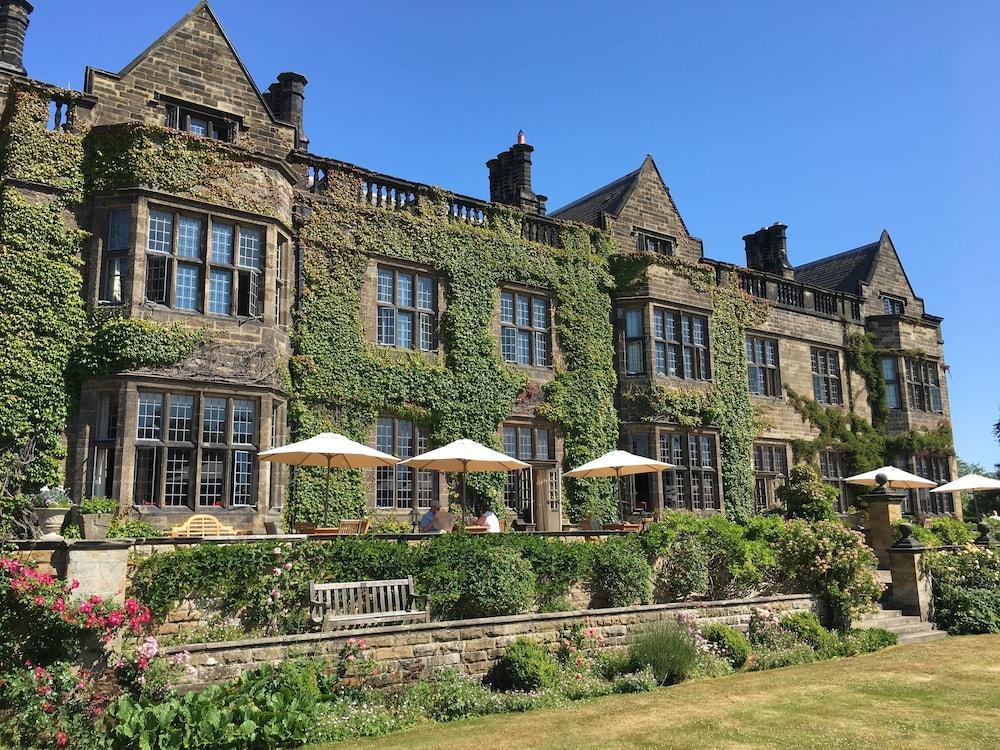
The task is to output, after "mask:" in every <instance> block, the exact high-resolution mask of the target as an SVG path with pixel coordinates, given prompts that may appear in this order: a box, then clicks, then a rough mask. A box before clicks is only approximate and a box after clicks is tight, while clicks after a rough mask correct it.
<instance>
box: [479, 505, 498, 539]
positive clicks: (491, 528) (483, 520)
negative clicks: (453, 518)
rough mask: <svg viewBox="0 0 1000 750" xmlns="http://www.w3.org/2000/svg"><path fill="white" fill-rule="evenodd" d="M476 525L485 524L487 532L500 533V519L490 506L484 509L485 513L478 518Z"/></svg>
mask: <svg viewBox="0 0 1000 750" xmlns="http://www.w3.org/2000/svg"><path fill="white" fill-rule="evenodd" d="M476 525H477V526H485V527H486V533H487V534H499V533H500V519H499V518H497V514H496V513H494V512H493V511H492V510H490V509H489V508H487V509H486V510H484V511H483V514H482V515H481V516H479V518H477V519H476Z"/></svg>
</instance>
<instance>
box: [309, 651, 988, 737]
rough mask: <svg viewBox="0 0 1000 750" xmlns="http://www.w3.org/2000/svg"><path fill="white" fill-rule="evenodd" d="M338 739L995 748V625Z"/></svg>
mask: <svg viewBox="0 0 1000 750" xmlns="http://www.w3.org/2000/svg"><path fill="white" fill-rule="evenodd" d="M323 747H324V750H326V749H332V748H337V749H338V750H339V749H340V748H376V747H377V748H380V749H381V748H384V749H385V750H391V749H392V748H405V750H420V748H435V750H439V749H440V750H445V749H447V748H475V749H477V750H500V749H501V748H503V749H505V750H506V748H545V749H546V750H549V749H550V748H551V749H552V750H557V749H558V748H566V749H567V750H575V748H678V749H681V748H698V750H712V749H714V748H739V749H740V750H744V749H749V748H783V749H785V748H816V749H817V750H841V749H847V748H852V749H853V748H879V749H880V750H886V749H892V750H895V749H896V748H914V749H917V748H919V750H930V749H934V750H937V749H938V748H962V749H963V750H969V749H970V748H997V747H1000V636H975V637H965V638H948V639H945V640H941V641H936V642H934V643H928V644H917V645H912V646H898V647H895V648H891V649H888V650H886V651H882V652H880V653H877V654H871V655H868V656H859V657H855V658H852V659H839V660H836V661H828V662H820V663H816V664H807V665H805V666H801V667H789V668H787V669H776V670H772V671H769V672H757V673H747V674H737V675H733V676H731V677H722V678H718V679H714V680H699V681H696V682H691V683H687V684H684V685H677V686H675V687H670V688H664V689H661V690H658V691H656V692H654V693H646V694H641V695H622V696H612V697H608V698H600V699H596V700H593V701H587V702H583V703H579V704H576V705H574V706H573V707H571V708H564V709H556V710H546V711H535V712H532V713H526V714H503V715H499V716H490V717H485V718H482V719H473V720H469V721H461V722H454V723H451V724H427V725H424V726H420V727H417V728H415V729H412V730H408V731H405V732H399V733H397V734H394V735H389V736H388V737H377V738H372V739H370V740H363V741H360V740H354V741H350V742H341V743H336V744H333V745H326V746H323Z"/></svg>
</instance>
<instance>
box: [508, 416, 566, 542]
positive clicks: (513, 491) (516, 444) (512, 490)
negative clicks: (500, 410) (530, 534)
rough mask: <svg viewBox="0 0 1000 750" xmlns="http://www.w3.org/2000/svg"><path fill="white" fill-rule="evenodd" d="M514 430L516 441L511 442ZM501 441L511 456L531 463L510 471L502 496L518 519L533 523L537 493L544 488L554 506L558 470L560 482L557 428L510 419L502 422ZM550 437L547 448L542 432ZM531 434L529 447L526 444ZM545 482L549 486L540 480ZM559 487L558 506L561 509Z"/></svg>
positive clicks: (546, 495) (538, 422)
mask: <svg viewBox="0 0 1000 750" xmlns="http://www.w3.org/2000/svg"><path fill="white" fill-rule="evenodd" d="M511 431H513V443H511ZM498 432H499V433H500V442H501V445H503V452H504V453H506V454H507V455H508V456H511V457H513V458H517V459H520V460H521V461H524V462H525V463H527V464H530V465H531V468H530V469H516V470H514V471H508V472H507V474H506V477H505V479H504V486H503V491H502V493H501V497H502V500H503V503H504V505H505V506H506V508H507V509H508V510H509V511H511V512H513V513H516V514H517V516H518V519H519V520H521V521H523V522H526V523H531V522H532V519H533V517H534V507H535V492H536V490H539V489H544V491H545V492H544V496H545V499H546V502H547V503H548V504H549V508H550V509H553V508H552V488H551V485H550V484H549V483H550V482H551V481H552V480H553V476H552V472H553V471H555V472H556V480H557V481H558V478H559V473H558V458H557V455H556V431H555V428H554V426H553V425H551V424H549V423H546V422H542V421H539V420H518V419H508V420H505V421H504V422H502V423H501V424H500V427H499V430H498ZM540 433H541V434H544V435H545V436H546V438H545V442H546V448H547V450H543V448H542V442H543V441H541V440H539V439H538V436H539V434H540ZM525 435H527V441H528V442H527V450H524V448H525V447H526V444H525V439H524V438H525ZM540 482H545V484H546V487H544V488H540V487H539V483H540ZM558 492H559V491H558V489H557V505H556V508H555V510H558Z"/></svg>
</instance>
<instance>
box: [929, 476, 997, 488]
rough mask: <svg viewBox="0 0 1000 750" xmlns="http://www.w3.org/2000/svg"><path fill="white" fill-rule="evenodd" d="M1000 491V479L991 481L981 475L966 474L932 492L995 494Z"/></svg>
mask: <svg viewBox="0 0 1000 750" xmlns="http://www.w3.org/2000/svg"><path fill="white" fill-rule="evenodd" d="M996 490H1000V479H990V478H989V477H984V476H981V475H979V474H966V475H965V476H964V477H959V478H958V479H956V480H954V481H953V482H948V483H947V484H942V485H941V486H940V487H936V488H934V489H933V490H931V492H994V491H996Z"/></svg>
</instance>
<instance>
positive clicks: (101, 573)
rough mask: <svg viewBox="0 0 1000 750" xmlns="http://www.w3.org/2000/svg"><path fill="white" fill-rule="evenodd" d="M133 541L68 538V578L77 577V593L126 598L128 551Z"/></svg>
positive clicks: (119, 598)
mask: <svg viewBox="0 0 1000 750" xmlns="http://www.w3.org/2000/svg"><path fill="white" fill-rule="evenodd" d="M131 546H132V544H131V542H125V541H122V542H115V541H91V542H88V541H86V540H73V541H69V540H67V541H66V574H65V577H66V580H67V581H70V580H73V579H76V580H77V581H79V582H80V587H79V588H78V589H77V590H76V591H75V592H74V595H76V596H80V597H87V596H92V595H93V594H98V595H99V596H100V597H101V598H103V599H109V600H114V601H117V602H119V603H121V602H124V601H125V587H126V585H127V576H128V555H129V549H130V548H131Z"/></svg>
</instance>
